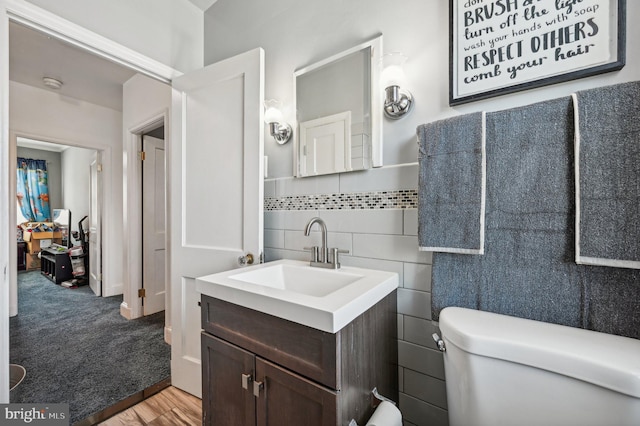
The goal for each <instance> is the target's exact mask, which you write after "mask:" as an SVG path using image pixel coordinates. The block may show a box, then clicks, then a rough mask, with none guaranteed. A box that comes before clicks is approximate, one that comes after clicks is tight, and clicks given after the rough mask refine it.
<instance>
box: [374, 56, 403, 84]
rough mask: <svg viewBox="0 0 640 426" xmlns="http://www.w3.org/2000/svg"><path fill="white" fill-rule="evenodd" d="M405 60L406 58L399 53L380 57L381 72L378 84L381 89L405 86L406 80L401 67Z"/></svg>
mask: <svg viewBox="0 0 640 426" xmlns="http://www.w3.org/2000/svg"><path fill="white" fill-rule="evenodd" d="M406 60H407V57H406V56H405V55H403V54H402V53H399V52H393V53H387V54H385V55H383V56H382V66H383V70H382V74H381V76H380V83H381V84H382V87H383V88H387V87H389V86H400V87H403V86H404V85H405V82H406V79H405V75H404V70H403V68H402V67H403V65H404V63H405V62H406Z"/></svg>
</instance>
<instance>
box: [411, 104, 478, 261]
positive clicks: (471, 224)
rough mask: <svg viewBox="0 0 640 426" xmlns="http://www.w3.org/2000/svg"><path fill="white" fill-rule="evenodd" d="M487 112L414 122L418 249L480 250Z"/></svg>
mask: <svg viewBox="0 0 640 426" xmlns="http://www.w3.org/2000/svg"><path fill="white" fill-rule="evenodd" d="M485 117H486V114H485V112H476V113H472V114H466V115H461V116H458V117H453V118H447V119H444V120H439V121H435V122H433V123H428V124H423V125H421V126H418V129H417V133H418V144H419V154H418V161H419V182H418V245H419V248H420V250H425V251H436V252H447V253H462V254H483V253H484V210H485V183H486V159H485V139H486V137H485V133H486V124H485V123H486V119H485Z"/></svg>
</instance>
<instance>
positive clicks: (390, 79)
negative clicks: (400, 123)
mask: <svg viewBox="0 0 640 426" xmlns="http://www.w3.org/2000/svg"><path fill="white" fill-rule="evenodd" d="M406 60H407V57H406V56H405V55H403V54H402V53H400V52H393V53H386V54H384V55H383V56H382V66H383V70H382V75H381V76H380V80H381V83H382V85H383V86H382V87H384V91H385V99H384V115H386V116H387V117H388V118H390V119H392V120H397V119H399V118H402V117H403V116H404V115H405V114H406V113H408V112H409V111H411V108H412V107H413V96H412V95H411V92H409V91H408V90H406V89H402V88H401V87H404V86H405V84H406V81H405V80H406V79H405V75H404V70H403V69H402V66H403V65H404V63H405V61H406Z"/></svg>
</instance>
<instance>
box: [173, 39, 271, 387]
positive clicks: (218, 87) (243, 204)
mask: <svg viewBox="0 0 640 426" xmlns="http://www.w3.org/2000/svg"><path fill="white" fill-rule="evenodd" d="M172 86H173V101H172V106H171V149H170V162H169V170H168V172H169V176H170V179H169V180H170V191H169V192H170V200H171V213H170V221H171V233H172V235H171V256H170V257H171V280H170V282H171V288H170V290H171V318H172V320H171V321H172V324H171V333H172V335H171V382H172V385H174V386H176V387H178V388H180V389H183V390H185V391H187V392H189V393H191V394H193V395H196V396H198V397H200V396H201V394H202V386H201V366H200V358H201V356H200V331H201V324H200V306H199V301H200V294H199V293H197V292H196V290H195V278H196V277H199V276H203V275H207V274H211V273H214V272H220V271H224V270H229V269H233V268H237V267H238V257H240V256H242V255H244V254H246V253H252V254H253V255H254V258H255V259H259V258H260V256H261V255H262V228H263V226H262V225H263V223H262V221H263V216H262V211H263V209H262V203H263V180H262V177H263V139H264V129H263V127H264V123H263V122H262V117H263V112H262V100H263V98H264V51H263V50H262V49H260V48H258V49H255V50H252V51H249V52H246V53H243V54H241V55H238V56H235V57H233V58H229V59H226V60H223V61H221V62H218V63H216V64H212V65H210V66H208V67H205V68H204V69H201V70H198V71H194V72H191V73H188V74H186V75H184V76H181V77H179V78H177V79H175V80H174V81H173V82H172Z"/></svg>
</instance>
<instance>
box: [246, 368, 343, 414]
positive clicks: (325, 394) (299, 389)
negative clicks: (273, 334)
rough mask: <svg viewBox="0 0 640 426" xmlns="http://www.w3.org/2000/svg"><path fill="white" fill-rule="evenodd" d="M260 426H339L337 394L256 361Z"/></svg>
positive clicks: (283, 370)
mask: <svg viewBox="0 0 640 426" xmlns="http://www.w3.org/2000/svg"><path fill="white" fill-rule="evenodd" d="M256 380H258V381H261V382H262V383H263V386H264V387H263V388H262V389H261V391H260V396H259V397H258V399H257V407H256V409H257V413H256V414H257V420H258V421H257V425H258V426H282V425H305V426H335V425H336V424H338V423H337V421H338V413H337V399H338V396H337V393H336V392H334V391H331V390H329V389H328V388H325V387H322V386H320V385H318V384H316V383H314V382H311V381H309V380H307V379H305V378H303V377H301V376H298V375H297V374H294V373H292V372H290V371H288V370H285V369H283V368H281V367H279V366H277V365H275V364H272V363H270V362H269V361H266V360H263V359H262V358H259V357H256Z"/></svg>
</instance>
